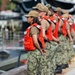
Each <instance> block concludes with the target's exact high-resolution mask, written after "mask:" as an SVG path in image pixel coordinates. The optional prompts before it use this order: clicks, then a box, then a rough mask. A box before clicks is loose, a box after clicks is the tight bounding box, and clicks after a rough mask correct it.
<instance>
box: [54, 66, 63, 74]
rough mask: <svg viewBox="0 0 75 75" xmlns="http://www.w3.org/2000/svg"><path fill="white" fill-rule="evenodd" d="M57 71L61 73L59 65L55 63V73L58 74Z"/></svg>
mask: <svg viewBox="0 0 75 75" xmlns="http://www.w3.org/2000/svg"><path fill="white" fill-rule="evenodd" d="M58 73H62V68H61V65H57V67H56V69H55V74H58Z"/></svg>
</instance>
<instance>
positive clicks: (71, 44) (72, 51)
mask: <svg viewBox="0 0 75 75" xmlns="http://www.w3.org/2000/svg"><path fill="white" fill-rule="evenodd" d="M67 42H68V44H69V47H68V48H69V49H68V58H69V60H70V59H71V57H72V56H74V55H75V53H74V49H73V43H71V42H70V40H69V38H68V39H67Z"/></svg>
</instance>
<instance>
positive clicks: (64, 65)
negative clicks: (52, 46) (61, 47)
mask: <svg viewBox="0 0 75 75" xmlns="http://www.w3.org/2000/svg"><path fill="white" fill-rule="evenodd" d="M61 67H62V69H66V68H68V67H69V66H68V64H62V65H61Z"/></svg>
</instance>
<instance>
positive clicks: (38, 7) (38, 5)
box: [33, 3, 44, 11]
mask: <svg viewBox="0 0 75 75" xmlns="http://www.w3.org/2000/svg"><path fill="white" fill-rule="evenodd" d="M43 6H44V5H43V4H41V3H38V4H37V5H36V6H34V7H33V9H38V10H40V11H43Z"/></svg>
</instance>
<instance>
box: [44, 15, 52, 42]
mask: <svg viewBox="0 0 75 75" xmlns="http://www.w3.org/2000/svg"><path fill="white" fill-rule="evenodd" d="M43 19H45V20H47V21H48V22H49V24H50V26H49V27H48V29H47V31H46V36H47V38H48V40H50V41H51V40H52V24H51V22H50V19H49V18H48V16H44V17H43Z"/></svg>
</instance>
